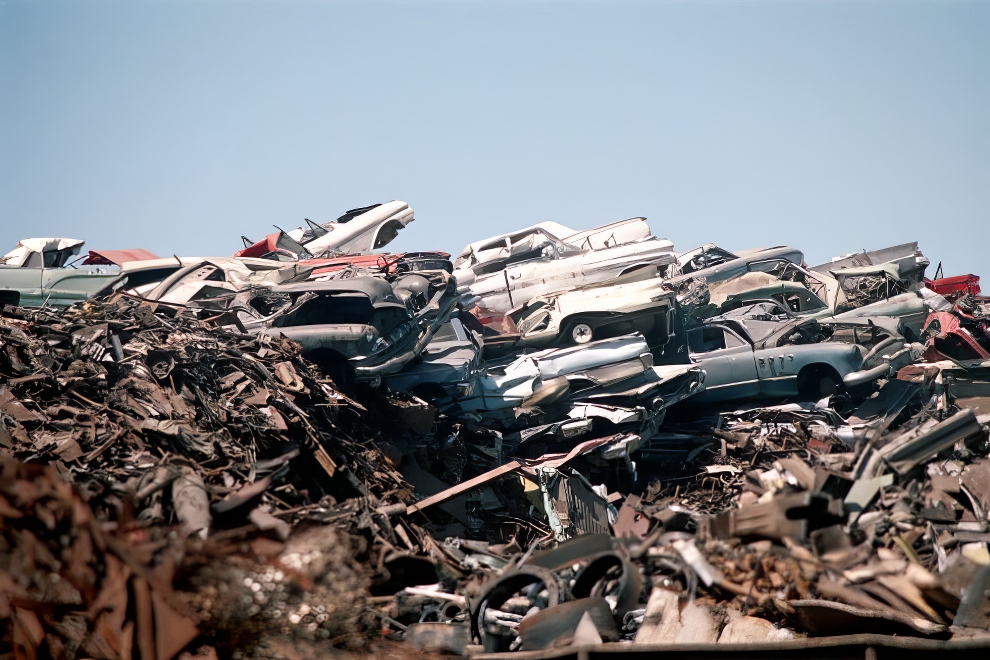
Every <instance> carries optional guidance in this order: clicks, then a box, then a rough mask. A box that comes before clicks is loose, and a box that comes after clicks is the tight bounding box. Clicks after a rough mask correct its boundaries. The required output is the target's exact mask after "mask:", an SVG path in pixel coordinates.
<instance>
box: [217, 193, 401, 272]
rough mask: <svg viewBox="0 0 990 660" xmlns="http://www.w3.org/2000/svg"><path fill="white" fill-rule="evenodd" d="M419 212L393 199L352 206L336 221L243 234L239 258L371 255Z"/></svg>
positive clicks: (307, 222)
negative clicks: (257, 237) (260, 234)
mask: <svg viewBox="0 0 990 660" xmlns="http://www.w3.org/2000/svg"><path fill="white" fill-rule="evenodd" d="M415 219H416V218H415V214H414V213H413V210H412V208H410V206H409V205H408V204H406V203H405V202H402V201H398V200H393V201H391V202H386V203H384V204H373V205H371V206H364V207H361V208H357V209H351V210H350V211H348V212H347V213H345V214H343V215H342V216H340V217H339V218H337V219H336V220H335V221H333V222H327V223H324V224H322V225H321V224H318V223H315V222H313V221H311V220H309V219H307V220H306V227H299V228H297V229H293V230H291V231H284V230H282V229H279V230H278V232H276V233H274V234H269V235H268V236H266V237H264V238H263V239H261V240H260V241H256V242H252V241H251V240H250V239H248V238H247V237H244V236H242V237H241V240H242V241H243V242H244V248H243V249H242V250H239V251H237V252H235V253H234V256H235V257H255V258H260V259H274V260H276V261H278V260H286V261H297V260H299V259H303V258H318V257H334V256H339V255H344V254H368V253H370V252H372V251H373V250H379V249H381V248H383V247H385V246H386V245H388V244H389V243H391V242H392V241H393V240H394V239H395V237H396V236H397V235H398V233H399V232H400V231H401V230H402V229H404V228H405V227H406V226H407V225H408V224H409V223H410V222H412V221H413V220H415Z"/></svg>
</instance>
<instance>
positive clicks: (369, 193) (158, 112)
mask: <svg viewBox="0 0 990 660" xmlns="http://www.w3.org/2000/svg"><path fill="white" fill-rule="evenodd" d="M390 199H403V200H405V201H407V202H409V203H410V204H411V205H412V206H413V208H414V209H415V210H416V217H417V220H416V221H415V222H414V223H413V224H411V225H410V226H409V227H408V228H407V229H406V230H405V231H404V232H403V233H402V234H400V237H399V238H398V239H397V240H396V241H395V243H393V247H394V248H395V249H396V250H409V249H441V250H446V251H449V252H457V251H459V250H460V249H461V248H462V247H463V246H464V245H465V244H466V243H468V242H471V241H474V240H480V239H482V238H486V237H488V236H492V235H495V234H498V233H502V232H505V231H509V230H513V229H516V228H520V227H524V226H527V225H530V224H533V223H536V222H539V221H543V220H555V221H558V222H561V223H563V224H567V225H569V226H572V227H574V228H577V229H582V228H588V227H593V226H596V225H600V224H604V223H606V222H610V221H613V220H617V219H621V218H624V217H630V216H636V215H644V216H647V217H648V218H649V221H650V226H651V227H652V228H653V231H654V233H655V234H657V235H658V236H662V237H666V238H669V239H671V240H673V241H674V244H675V246H676V247H677V248H678V249H683V250H686V249H689V248H692V247H695V246H697V245H700V244H702V243H705V242H715V243H717V244H719V245H721V246H723V247H725V248H728V249H734V248H735V249H739V248H747V247H760V246H767V245H779V244H789V245H793V246H796V247H799V248H802V249H803V250H804V252H805V255H806V258H807V260H808V261H809V263H812V264H814V263H819V262H823V261H827V260H828V259H829V258H831V257H832V256H834V255H837V254H844V253H847V252H851V251H856V250H860V249H864V248H866V249H871V248H878V247H883V246H886V245H890V244H894V243H898V242H904V241H909V240H918V241H920V243H921V247H922V249H923V250H924V251H925V253H926V254H927V255H928V256H929V257H930V258H931V259H932V262H933V266H934V264H935V263H937V262H938V261H939V260H942V261H944V262H945V265H946V270H947V272H948V273H949V274H955V273H961V272H976V273H982V274H983V275H985V276H986V277H987V280H988V283H990V263H988V262H990V259H988V256H990V4H988V3H987V2H917V3H909V2H872V3H869V2H867V3H862V2H827V1H822V2H697V3H678V2H575V3H566V2H533V3H527V2H392V3H388V2H234V1H229V0H228V1H187V2H171V1H159V2H144V1H140V0H129V1H127V2H110V1H105V2H91V1H85V0H82V1H73V2H53V1H35V2H21V1H18V0H7V2H0V253H3V252H6V251H7V250H9V249H12V248H13V246H14V244H15V243H16V241H17V240H18V239H19V238H26V237H30V236H69V237H74V238H82V239H85V240H86V241H87V247H90V248H98V247H103V248H126V247H145V248H148V249H150V250H152V251H154V252H157V253H158V254H160V255H169V254H173V253H176V254H180V255H190V256H191V255H227V254H230V253H232V252H233V251H234V250H237V249H239V247H240V245H241V243H240V238H239V237H240V236H241V235H242V234H245V235H247V236H249V237H251V238H253V239H257V238H260V237H261V236H262V235H264V234H266V233H268V232H270V231H272V229H271V226H272V225H273V224H278V225H279V226H281V227H284V228H286V229H290V228H293V227H296V226H298V225H299V224H300V222H301V221H302V219H303V218H304V217H308V218H311V219H313V220H316V221H319V222H325V221H328V220H332V219H334V218H336V217H337V216H338V215H340V214H341V213H342V212H343V211H345V210H347V209H349V208H353V207H357V206H364V205H368V204H372V203H375V202H383V201H387V200H390ZM933 270H934V268H933V269H932V271H933ZM932 271H930V273H931V272H932Z"/></svg>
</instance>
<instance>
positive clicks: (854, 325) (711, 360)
mask: <svg viewBox="0 0 990 660" xmlns="http://www.w3.org/2000/svg"><path fill="white" fill-rule="evenodd" d="M876 320H877V319H869V320H852V321H850V322H846V323H838V322H821V321H819V320H818V319H814V318H802V317H795V316H794V315H793V314H790V313H789V312H788V311H787V310H786V309H784V308H782V307H781V306H780V305H777V304H773V303H758V304H756V305H751V306H748V307H743V308H740V309H737V310H733V311H731V312H729V313H727V314H723V315H721V316H717V317H713V318H710V319H708V320H707V321H706V322H705V323H704V324H703V325H702V326H700V327H697V328H692V329H691V330H689V331H688V333H687V334H688V348H689V350H690V355H691V359H692V360H693V361H695V362H696V363H697V364H699V365H700V366H701V367H702V368H703V369H704V370H705V374H706V376H705V392H704V393H703V394H702V395H701V396H699V397H698V398H699V400H703V401H722V400H730V399H740V398H746V397H758V396H793V395H801V396H808V397H813V398H816V399H817V398H821V397H824V396H829V395H831V394H833V393H834V392H835V391H837V390H838V389H839V388H841V387H842V386H843V385H845V386H847V387H858V386H860V385H863V384H865V383H869V382H871V381H873V380H876V379H877V378H881V377H887V376H889V375H890V373H891V369H897V368H899V367H901V366H905V365H907V364H909V363H910V362H912V361H913V360H915V359H917V357H918V356H920V354H921V352H922V351H923V350H924V349H923V347H922V346H920V345H917V344H915V345H909V344H908V342H906V341H905V340H904V339H903V337H902V336H900V335H899V334H898V333H897V332H896V331H895V330H894V329H893V328H896V327H901V326H899V324H898V322H897V320H896V319H887V321H888V322H887V323H883V324H882V325H880V324H878V323H877V322H876Z"/></svg>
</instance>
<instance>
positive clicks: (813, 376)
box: [798, 364, 842, 400]
mask: <svg viewBox="0 0 990 660" xmlns="http://www.w3.org/2000/svg"><path fill="white" fill-rule="evenodd" d="M841 388H842V378H840V377H839V374H838V372H836V371H835V369H833V368H832V367H830V366H828V365H827V364H817V365H813V366H810V367H805V368H804V369H803V370H802V371H801V373H800V374H798V393H799V394H800V395H801V396H807V397H812V398H814V399H815V400H818V399H823V398H825V397H828V396H832V395H833V394H836V393H837V392H838V391H839V390H840V389H841Z"/></svg>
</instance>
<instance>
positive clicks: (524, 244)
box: [454, 218, 674, 314]
mask: <svg viewBox="0 0 990 660" xmlns="http://www.w3.org/2000/svg"><path fill="white" fill-rule="evenodd" d="M673 247H674V245H673V243H671V242H670V241H668V240H666V239H661V238H657V237H655V236H653V235H652V234H651V233H650V228H649V225H647V224H646V219H645V218H631V219H629V220H622V221H620V222H614V223H612V224H609V225H605V226H603V227H598V228H596V229H591V230H587V231H582V232H577V231H574V230H573V229H570V228H568V227H564V226H563V225H558V224H557V223H550V222H546V223H542V224H540V225H535V226H533V227H529V228H527V229H523V230H521V231H518V232H514V233H511V234H503V235H502V236H496V237H494V238H490V239H488V240H486V241H479V242H477V243H472V244H471V245H468V246H467V247H466V248H464V250H463V251H462V252H461V254H460V256H459V257H458V258H457V259H456V260H455V261H454V275H455V276H456V278H457V287H458V293H459V294H460V295H461V303H462V305H463V306H464V308H465V309H469V308H472V307H474V306H477V307H479V308H481V309H484V310H487V311H488V312H491V313H498V314H505V313H506V312H508V311H509V310H511V309H512V308H514V307H517V306H520V305H524V304H526V303H528V302H529V301H530V300H532V299H533V298H535V297H537V296H542V295H546V294H548V293H554V292H558V291H567V290H569V289H574V288H577V287H580V286H586V285H590V284H596V283H600V282H605V281H607V280H610V279H613V278H615V277H619V276H621V275H625V274H628V273H631V272H633V271H635V270H637V269H640V268H648V267H661V268H662V267H666V266H667V265H668V264H671V263H673V261H674V254H673V252H672V250H673Z"/></svg>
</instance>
